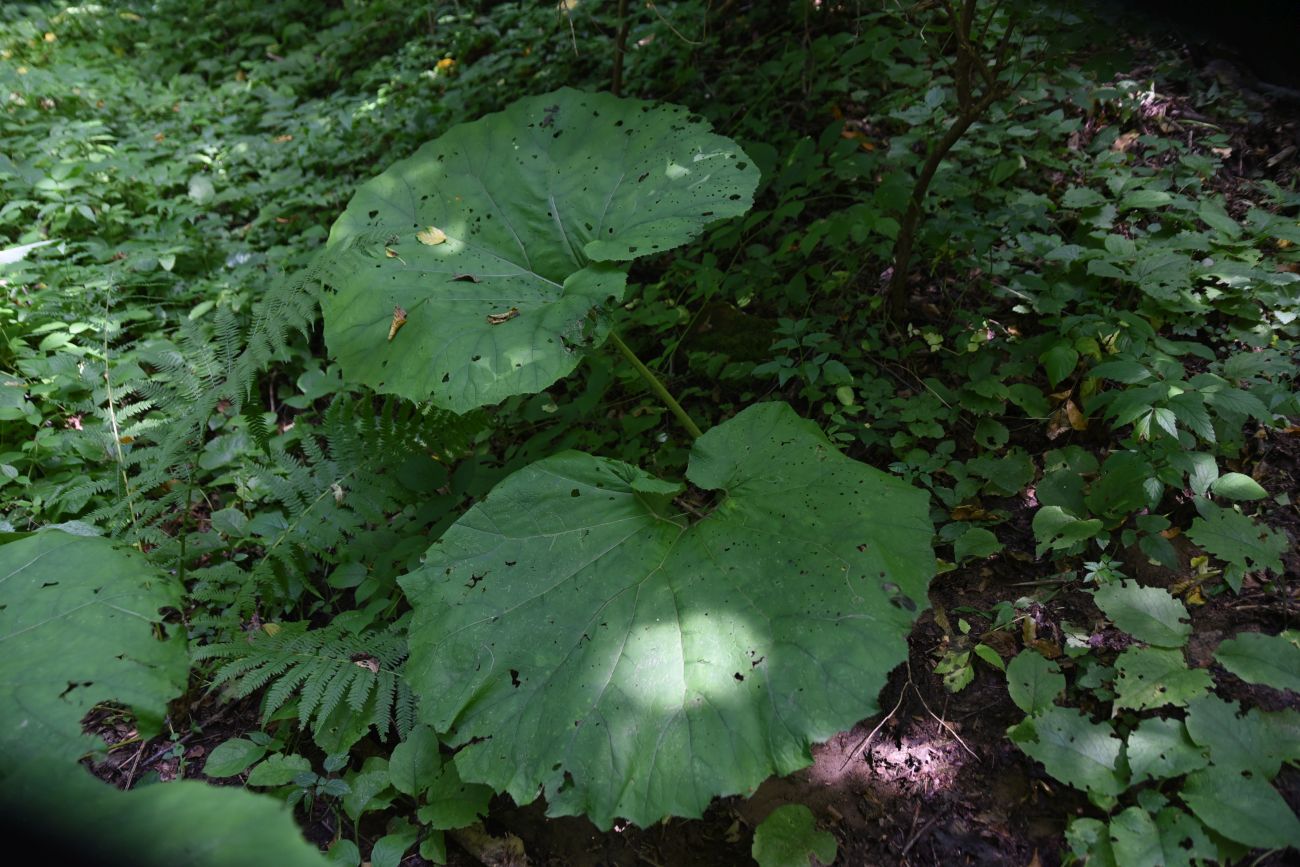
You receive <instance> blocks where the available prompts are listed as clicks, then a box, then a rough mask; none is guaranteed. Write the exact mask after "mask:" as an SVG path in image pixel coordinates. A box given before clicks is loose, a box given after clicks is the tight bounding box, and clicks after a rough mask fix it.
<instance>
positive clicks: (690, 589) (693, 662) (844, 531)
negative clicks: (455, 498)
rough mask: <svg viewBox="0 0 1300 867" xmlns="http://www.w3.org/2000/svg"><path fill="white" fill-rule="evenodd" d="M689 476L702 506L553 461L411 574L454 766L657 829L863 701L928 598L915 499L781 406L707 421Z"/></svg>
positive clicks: (649, 483)
mask: <svg viewBox="0 0 1300 867" xmlns="http://www.w3.org/2000/svg"><path fill="white" fill-rule="evenodd" d="M686 476H687V478H688V479H689V480H690V481H691V483H692V484H693V485H694V486H695V487H696V488H698V489H699V490H701V491H707V492H716V494H714V496H715V497H716V498H717V503H716V505H714V506H712V507H711V508H709V507H707V506H703V507H701V506H692V507H691V508H692V510H693V511H694V512H696V513H698V512H700V511H701V510H702V509H703V510H706V511H708V514H707V515H705V516H704V517H702V518H699V519H698V520H694V521H693V520H691V513H690V512H688V511H687V510H685V509H684V508H682V507H680V506H678V505H677V504H676V503H675V502H674V500H673V498H674V496H676V495H678V494H679V493H680V492H681V491H682V486H680V485H676V484H670V483H667V482H663V481H660V480H658V479H654V478H652V477H651V476H648V475H646V474H645V473H643V472H641V471H640V470H638V469H636V468H634V467H631V466H629V465H627V464H624V463H620V462H618V461H613V460H608V459H603V458H595V457H592V456H590V455H585V454H581V453H576V452H566V453H562V454H559V455H556V456H554V457H550V458H547V459H545V460H542V461H539V462H537V463H535V464H533V465H531V466H529V467H526V468H524V469H522V470H520V471H518V472H516V473H515V474H514V475H512V476H510V477H508V478H507V479H506V480H505V481H503V482H501V483H500V484H498V485H497V487H496V488H495V489H494V490H493V491H492V492H491V494H490V495H489V496H488V497H487V498H486V500H484V501H481V502H480V503H479V504H478V505H476V506H475V507H474V508H473V509H471V510H470V511H469V512H468V513H467V514H466V515H465V516H464V517H462V518H461V519H460V520H459V521H457V522H456V524H455V525H453V526H452V528H451V529H450V530H448V531H447V533H446V534H445V535H444V537H443V538H442V539H441V540H440V541H439V542H437V543H435V544H434V545H433V546H432V547H431V548H430V549H429V551H428V552H427V554H426V557H425V564H424V566H423V567H422V568H420V569H419V570H417V571H416V572H414V573H412V574H410V575H408V576H406V577H405V578H403V579H402V581H401V583H402V586H403V588H404V589H405V591H406V595H407V598H408V599H409V600H410V601H411V604H412V606H413V608H414V619H413V620H412V623H411V630H410V637H409V641H410V648H411V656H410V659H409V661H408V664H407V674H408V677H409V678H410V681H411V684H412V688H413V689H414V690H415V691H416V692H417V693H418V694H420V695H422V696H423V702H422V704H421V706H420V711H421V716H422V722H424V723H427V724H429V725H431V726H432V727H433V728H434V729H435V730H437V731H439V732H443V733H445V735H444V741H445V742H447V743H448V744H450V745H452V746H459V745H464V747H463V748H462V749H461V750H460V751H459V752H458V753H457V755H456V766H457V767H458V768H459V770H460V774H461V776H462V777H463V778H464V779H466V780H471V781H475V782H482V783H485V784H487V785H490V786H492V787H493V788H495V789H497V790H498V791H502V790H504V791H507V792H509V793H510V795H511V796H512V797H513V798H514V799H515V800H516V801H517V802H519V803H527V802H529V801H531V800H533V799H534V798H536V797H537V795H538V793H539V788H541V789H544V790H545V795H546V800H547V803H548V805H549V807H550V810H551V812H552V814H553V815H572V814H578V813H585V814H587V815H588V816H590V817H591V819H592V821H594V822H595V823H596V824H597V825H598V826H599V827H609V826H610V824H611V823H612V822H613V820H614V817H616V816H622V817H625V818H627V819H629V820H631V821H633V822H635V823H636V824H638V825H641V826H647V825H649V824H651V823H653V822H656V821H658V820H659V819H661V818H663V817H664V816H668V815H674V816H698V815H700V813H701V812H702V811H703V810H704V808H705V807H706V806H707V805H708V803H709V800H710V799H711V798H712V797H713V796H715V795H723V794H732V793H738V792H749V791H752V790H753V789H754V788H755V787H756V786H757V785H758V784H759V783H760V782H761V781H762V780H763V779H765V778H767V777H768V776H770V775H772V774H787V773H790V772H791V771H794V770H796V769H798V768H800V767H803V766H805V765H807V764H809V762H810V761H811V754H810V745H811V744H812V743H813V742H815V741H819V740H824V739H825V738H827V737H829V736H830V735H831V734H833V733H835V732H836V731H840V730H841V729H843V728H846V727H848V726H851V725H853V724H854V723H855V722H856V721H857V720H860V719H862V718H864V717H866V716H870V715H871V714H872V713H874V712H876V710H877V709H878V704H877V695H878V693H879V691H880V689H881V687H882V686H883V685H884V682H885V677H886V676H887V674H888V672H889V671H890V670H891V669H892V668H893V667H894V666H896V665H898V664H899V663H901V662H902V661H903V660H904V659H905V658H906V653H907V646H906V640H905V639H906V635H907V633H908V630H909V628H910V626H911V624H912V622H913V621H914V620H915V618H916V616H917V614H918V613H919V611H920V610H921V609H922V608H923V607H924V606H925V605H926V604H927V597H926V589H927V585H928V582H929V579H930V577H931V576H932V575H933V571H934V565H935V562H934V555H933V552H932V550H931V548H930V539H931V535H932V532H933V531H932V528H931V525H930V522H929V517H928V505H927V503H928V500H927V498H926V496H925V495H924V494H923V493H921V492H920V491H918V490H916V489H915V488H912V487H910V486H908V485H906V484H904V483H902V482H900V481H899V480H897V479H895V478H893V477H890V476H887V475H885V474H883V473H881V472H879V471H877V470H874V469H872V468H870V467H868V466H866V465H864V464H860V463H857V462H855V461H852V460H850V459H848V458H846V457H844V456H843V455H842V454H840V453H839V452H838V451H837V450H836V449H835V448H834V447H833V446H832V445H831V444H830V443H829V442H828V441H827V439H826V438H825V436H824V435H823V434H822V433H821V431H820V430H818V429H817V428H816V426H815V425H813V424H812V423H811V422H808V421H806V420H803V419H800V418H799V417H798V416H796V415H795V413H794V412H793V410H791V409H790V408H789V407H788V406H786V405H785V404H774V403H768V404H758V405H755V406H751V407H749V408H748V409H746V410H745V411H743V412H741V413H740V414H739V415H737V416H736V417H735V418H733V419H731V420H730V421H727V422H724V423H722V424H720V425H718V426H717V427H715V428H713V429H712V430H710V431H709V432H708V433H706V434H705V435H704V436H702V437H701V438H699V439H698V440H697V441H696V442H695V445H694V448H693V449H692V452H691V457H690V465H689V468H688V470H687V473H686ZM692 496H695V495H692Z"/></svg>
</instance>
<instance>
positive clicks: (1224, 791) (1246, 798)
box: [1180, 766, 1300, 849]
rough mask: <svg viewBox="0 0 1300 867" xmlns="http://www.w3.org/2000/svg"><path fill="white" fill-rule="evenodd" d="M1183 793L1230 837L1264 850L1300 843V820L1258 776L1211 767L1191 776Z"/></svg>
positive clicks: (1199, 812) (1193, 807) (1191, 805)
mask: <svg viewBox="0 0 1300 867" xmlns="http://www.w3.org/2000/svg"><path fill="white" fill-rule="evenodd" d="M1180 794H1181V796H1182V799H1183V802H1184V803H1185V804H1187V806H1188V808H1189V809H1190V810H1191V811H1192V812H1193V813H1195V814H1196V818H1198V819H1200V820H1201V821H1202V822H1204V823H1205V824H1206V825H1207V826H1209V827H1210V828H1212V829H1214V830H1215V831H1218V832H1219V833H1220V834H1222V835H1223V836H1225V837H1227V838H1228V839H1230V840H1235V841H1237V842H1238V843H1244V844H1245V845H1247V846H1255V847H1259V848H1262V849H1285V848H1286V847H1288V846H1300V819H1297V818H1296V815H1295V813H1293V812H1291V808H1290V807H1288V806H1287V803H1286V801H1284V800H1283V799H1282V796H1281V795H1279V794H1278V793H1277V790H1276V789H1274V788H1273V787H1272V786H1271V785H1269V784H1268V782H1266V781H1265V780H1263V779H1261V778H1260V777H1258V776H1254V775H1251V774H1250V773H1248V772H1240V771H1232V770H1228V769H1225V768H1220V767H1217V766H1211V767H1209V768H1206V769H1205V770H1203V771H1197V772H1196V773H1194V774H1191V775H1190V776H1188V778H1187V781H1186V782H1185V783H1184V784H1183V788H1182V792H1181V793H1180Z"/></svg>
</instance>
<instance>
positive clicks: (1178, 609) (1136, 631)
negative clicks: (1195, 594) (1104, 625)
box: [1092, 581, 1192, 647]
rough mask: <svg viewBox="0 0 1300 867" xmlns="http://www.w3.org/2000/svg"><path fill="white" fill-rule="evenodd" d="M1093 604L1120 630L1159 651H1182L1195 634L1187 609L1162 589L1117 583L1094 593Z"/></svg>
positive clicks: (1101, 587) (1135, 583) (1104, 585)
mask: <svg viewBox="0 0 1300 867" xmlns="http://www.w3.org/2000/svg"><path fill="white" fill-rule="evenodd" d="M1092 598H1093V601H1094V602H1096V603H1097V607H1098V608H1100V609H1101V611H1102V613H1103V614H1105V615H1106V617H1108V618H1109V619H1110V621H1111V622H1112V623H1114V624H1115V625H1116V626H1117V627H1119V628H1120V629H1122V630H1124V631H1125V632H1127V633H1128V634H1129V635H1132V636H1133V637H1134V638H1136V639H1137V640H1138V641H1145V642H1146V643H1147V644H1152V645H1155V646H1156V647H1182V646H1183V645H1184V644H1186V643H1187V638H1188V636H1190V635H1191V634H1192V625H1191V623H1189V622H1186V621H1187V619H1188V614H1187V607H1186V606H1185V605H1183V603H1181V602H1179V601H1178V600H1177V599H1175V598H1174V597H1173V596H1171V595H1170V593H1169V591H1168V590H1164V589H1162V588H1160V587H1142V586H1140V585H1139V584H1138V583H1137V582H1136V581H1114V582H1111V583H1109V584H1103V585H1102V586H1100V587H1098V588H1097V589H1096V590H1094V591H1093V594H1092Z"/></svg>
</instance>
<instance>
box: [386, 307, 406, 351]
mask: <svg viewBox="0 0 1300 867" xmlns="http://www.w3.org/2000/svg"><path fill="white" fill-rule="evenodd" d="M405 324H406V310H405V309H404V308H403V307H401V306H400V305H399V306H397V307H394V308H393V324H392V325H389V326H388V341H389V342H390V343H391V342H392V340H393V338H394V337H396V336H397V332H398V331H401V330H402V326H403V325H405Z"/></svg>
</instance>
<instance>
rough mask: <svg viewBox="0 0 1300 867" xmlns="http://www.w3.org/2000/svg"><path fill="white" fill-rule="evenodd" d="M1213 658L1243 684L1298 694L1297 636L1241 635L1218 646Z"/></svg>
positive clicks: (1299, 636) (1299, 639)
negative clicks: (1261, 685)
mask: <svg viewBox="0 0 1300 867" xmlns="http://www.w3.org/2000/svg"><path fill="white" fill-rule="evenodd" d="M1214 658H1215V660H1217V661H1218V663H1219V664H1220V665H1222V666H1223V667H1224V668H1226V669H1227V670H1228V671H1230V672H1232V673H1233V674H1235V675H1237V677H1239V678H1241V679H1242V680H1244V681H1246V682H1247V683H1258V684H1263V685H1265V686H1271V687H1274V688H1276V689H1289V690H1291V691H1292V692H1300V633H1296V632H1294V631H1292V632H1284V633H1283V634H1281V635H1261V634H1259V633H1258V632H1244V633H1242V634H1241V635H1238V636H1237V637H1236V638H1230V639H1228V640H1227V641H1225V642H1223V643H1222V644H1220V645H1219V649H1218V650H1216V651H1215V652H1214Z"/></svg>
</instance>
